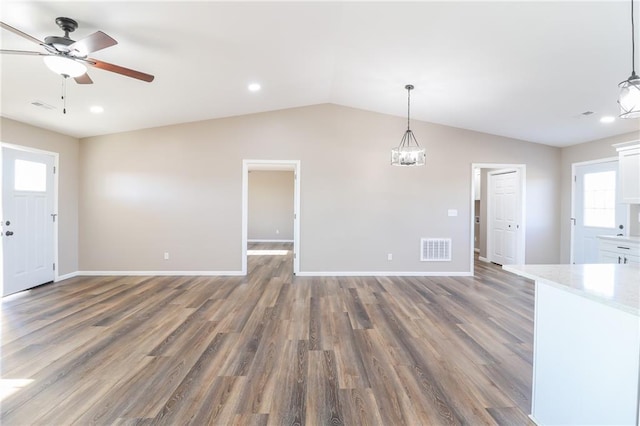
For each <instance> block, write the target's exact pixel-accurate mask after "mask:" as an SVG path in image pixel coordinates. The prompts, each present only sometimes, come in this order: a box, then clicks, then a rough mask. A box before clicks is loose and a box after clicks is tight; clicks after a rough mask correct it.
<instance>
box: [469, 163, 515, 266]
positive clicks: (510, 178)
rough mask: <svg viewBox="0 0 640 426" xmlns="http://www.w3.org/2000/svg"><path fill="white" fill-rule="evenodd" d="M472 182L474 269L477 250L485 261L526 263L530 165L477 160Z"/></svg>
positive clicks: (471, 260)
mask: <svg viewBox="0 0 640 426" xmlns="http://www.w3.org/2000/svg"><path fill="white" fill-rule="evenodd" d="M490 176H493V177H492V178H491V181H490ZM500 176H502V177H500ZM505 181H506V182H505ZM470 186H471V215H470V218H471V223H470V234H471V235H470V255H469V258H470V260H469V262H470V267H469V270H470V271H471V273H472V274H473V269H474V259H475V256H474V252H476V251H477V252H478V255H477V256H478V259H479V260H481V261H484V262H494V263H499V264H509V263H519V264H524V262H525V242H526V220H525V219H526V214H525V208H524V204H525V199H526V196H525V194H526V165H525V164H502V163H473V164H472V165H471V184H470ZM509 225H511V227H509ZM502 228H505V229H506V231H504V230H502ZM506 249H508V251H505V250H506ZM496 254H499V255H500V256H496ZM501 262H502V263H501Z"/></svg>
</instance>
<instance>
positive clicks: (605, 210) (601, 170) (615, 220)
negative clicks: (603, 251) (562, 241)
mask: <svg viewBox="0 0 640 426" xmlns="http://www.w3.org/2000/svg"><path fill="white" fill-rule="evenodd" d="M574 172H575V174H574V187H573V212H574V217H573V225H574V227H573V242H572V253H573V263H579V264H581V263H599V258H598V239H597V236H598V235H617V234H626V229H625V227H626V226H627V221H628V209H627V206H626V205H623V204H621V203H620V191H619V189H618V161H617V160H611V161H606V162H600V163H592V164H583V165H576V166H575V167H574Z"/></svg>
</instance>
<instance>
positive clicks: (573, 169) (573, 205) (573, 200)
mask: <svg viewBox="0 0 640 426" xmlns="http://www.w3.org/2000/svg"><path fill="white" fill-rule="evenodd" d="M614 161H616V162H617V161H618V157H607V158H600V159H597V160H589V161H580V162H577V163H571V176H569V179H571V210H570V212H569V214H570V216H569V263H570V264H573V263H574V253H573V239H574V238H575V235H574V234H575V225H574V224H573V223H571V220H572V219H573V220H575V217H576V181H575V177H576V168H577V167H582V166H590V165H592V164H600V163H610V162H614ZM628 225H629V224H628V223H627V229H629V226H628Z"/></svg>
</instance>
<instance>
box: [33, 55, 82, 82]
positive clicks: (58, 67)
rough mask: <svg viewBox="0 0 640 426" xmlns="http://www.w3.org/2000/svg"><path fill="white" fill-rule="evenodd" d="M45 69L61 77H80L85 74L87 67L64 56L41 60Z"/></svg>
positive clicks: (48, 57)
mask: <svg viewBox="0 0 640 426" xmlns="http://www.w3.org/2000/svg"><path fill="white" fill-rule="evenodd" d="M42 60H43V61H44V63H45V65H46V66H47V68H49V69H50V70H51V71H53V72H55V73H56V74H60V75H61V76H63V77H73V78H75V77H80V76H81V75H83V74H85V73H86V72H87V67H86V66H85V65H84V64H83V63H81V62H78V61H74V60H73V59H70V58H68V57H66V56H62V55H51V56H45V57H44V58H42Z"/></svg>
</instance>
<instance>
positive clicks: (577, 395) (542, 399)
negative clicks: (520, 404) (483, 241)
mask: <svg viewBox="0 0 640 426" xmlns="http://www.w3.org/2000/svg"><path fill="white" fill-rule="evenodd" d="M503 268H504V269H505V270H506V271H509V272H512V273H514V274H517V275H520V276H523V277H526V278H529V279H532V280H535V317H534V344H533V389H532V392H531V393H532V398H531V400H532V402H531V419H532V420H533V421H534V422H535V423H536V424H539V425H560V424H561V425H585V424H602V425H605V424H606V425H613V424H615V425H629V426H632V425H636V426H637V425H638V424H640V423H639V419H638V412H639V408H640V407H639V405H640V403H639V399H638V394H639V389H640V318H639V317H640V295H639V293H640V267H638V266H637V265H632V264H626V265H618V264H596V265H508V266H504V267H503Z"/></svg>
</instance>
